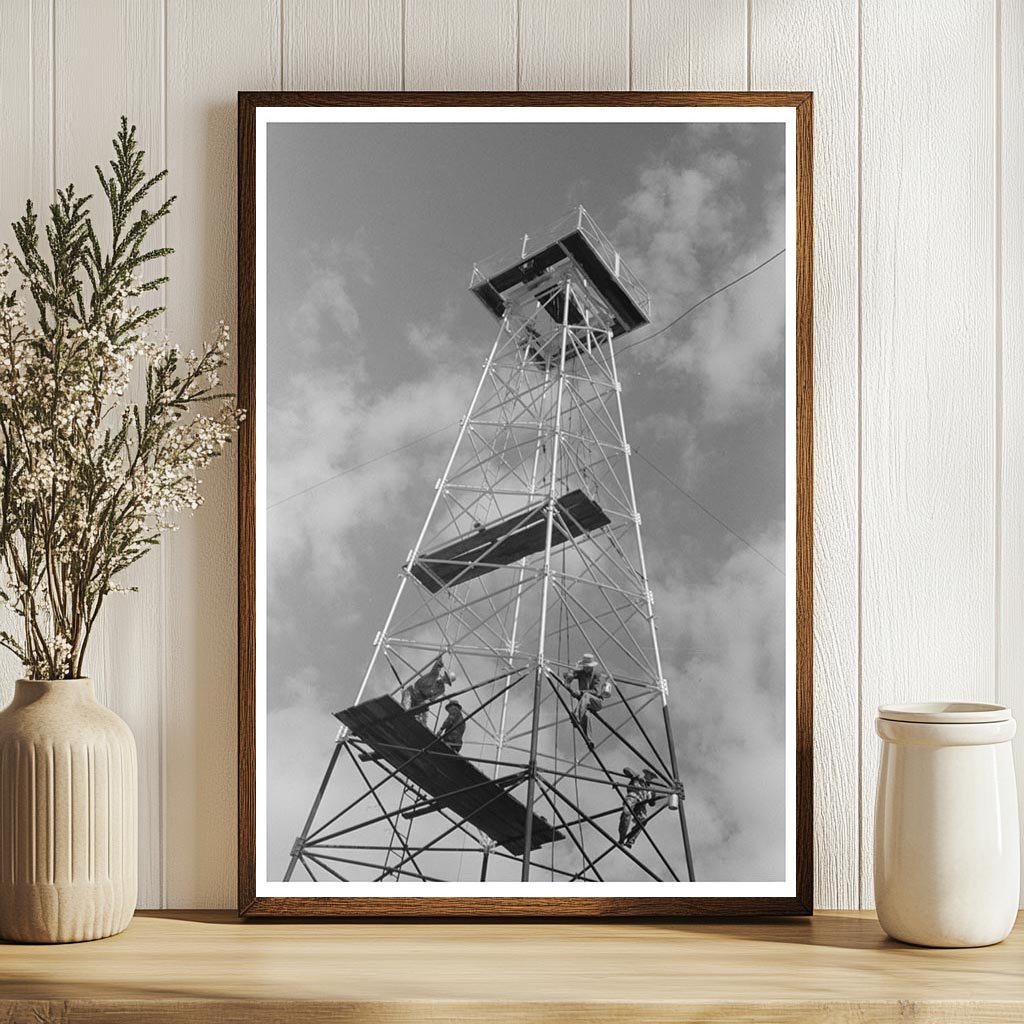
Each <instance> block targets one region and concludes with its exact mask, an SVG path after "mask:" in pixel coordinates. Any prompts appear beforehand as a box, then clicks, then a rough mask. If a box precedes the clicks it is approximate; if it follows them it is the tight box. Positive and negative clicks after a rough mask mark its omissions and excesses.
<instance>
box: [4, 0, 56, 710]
mask: <svg viewBox="0 0 1024 1024" xmlns="http://www.w3.org/2000/svg"><path fill="white" fill-rule="evenodd" d="M2 18H3V21H2V27H0V147H2V152H3V157H2V158H0V244H7V245H10V246H11V247H12V248H13V247H14V244H15V243H14V232H13V231H11V228H10V225H11V222H12V221H14V220H16V219H17V218H18V217H20V216H21V214H22V213H24V210H25V200H26V199H32V201H33V202H34V203H35V205H36V207H37V209H41V210H43V211H44V212H45V210H46V205H47V203H49V201H50V197H51V195H52V188H53V155H52V150H53V147H52V134H53V133H52V124H53V30H52V18H51V8H50V0H9V2H7V3H5V4H4V5H3V11H2ZM19 624H20V620H19V619H18V618H17V617H16V616H15V615H13V614H12V613H10V612H8V611H6V609H0V628H4V629H7V630H8V631H9V632H11V633H13V634H14V635H15V636H16V635H17V634H18V631H19V630H18V627H19ZM22 674H23V673H22V667H21V664H20V662H19V661H18V659H17V658H16V657H15V656H14V655H13V654H11V653H10V652H9V651H7V650H5V649H3V648H0V707H3V706H5V705H6V704H7V703H8V701H9V700H10V699H11V697H12V696H13V695H14V680H15V679H17V678H18V677H19V676H21V675H22Z"/></svg>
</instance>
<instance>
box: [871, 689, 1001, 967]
mask: <svg viewBox="0 0 1024 1024" xmlns="http://www.w3.org/2000/svg"><path fill="white" fill-rule="evenodd" d="M875 724H876V728H877V731H878V735H879V736H880V737H881V738H882V762H881V771H880V773H879V777H878V797H877V802H876V805H875V904H876V908H877V911H878V921H879V923H880V924H881V926H882V928H884V929H885V931H886V932H887V933H888V934H889V935H890V936H892V938H894V939H899V940H900V941H901V942H910V943H914V944H915V945H919V946H937V947H961V946H988V945H991V944H992V943H994V942H1001V941H1002V940H1003V939H1005V938H1006V936H1007V935H1008V934H1009V933H1010V929H1011V928H1012V927H1013V923H1014V919H1015V918H1016V915H1017V903H1018V896H1019V888H1020V870H1019V865H1020V839H1019V834H1018V830H1017V787H1016V783H1015V780H1014V770H1013V756H1012V752H1011V747H1010V740H1011V739H1013V735H1014V733H1015V732H1016V728H1017V724H1016V722H1015V721H1014V720H1013V718H1012V717H1011V715H1010V710H1009V708H1005V707H1002V706H1001V705H998V704H903V705H887V706H883V707H880V708H879V709H878V718H877V720H876V723H875Z"/></svg>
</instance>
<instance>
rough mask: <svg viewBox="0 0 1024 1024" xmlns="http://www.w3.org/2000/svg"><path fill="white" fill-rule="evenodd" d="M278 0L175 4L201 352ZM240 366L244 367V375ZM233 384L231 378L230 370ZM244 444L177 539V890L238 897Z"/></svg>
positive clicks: (170, 135) (177, 323) (171, 722)
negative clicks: (240, 99) (239, 157)
mask: <svg viewBox="0 0 1024 1024" xmlns="http://www.w3.org/2000/svg"><path fill="white" fill-rule="evenodd" d="M280 25H281V21H280V8H279V5H278V3H277V2H276V0H258V2H257V0H230V2H229V0H218V2H217V3H212V4H211V3H208V2H206V0H167V30H166V31H167V62H166V74H167V149H168V153H169V159H168V163H169V166H170V171H171V182H170V188H171V189H172V191H174V192H176V193H177V194H178V195H179V197H180V198H179V200H178V204H177V206H176V207H175V210H174V212H173V213H172V215H171V217H170V219H169V222H168V228H167V233H168V240H169V242H170V244H172V245H173V246H174V247H175V248H176V250H177V253H176V255H175V256H174V257H172V258H171V260H170V274H171V282H170V285H169V289H168V304H169V309H170V312H169V314H168V318H167V319H168V328H169V331H170V334H171V337H172V338H173V339H174V340H176V341H178V342H179V343H180V344H181V345H182V346H183V347H185V348H189V347H191V346H193V345H195V344H196V343H197V342H198V341H199V340H200V339H205V338H210V337H212V336H213V333H214V331H215V330H216V326H217V321H218V320H221V319H224V320H228V321H229V322H230V321H232V320H233V318H234V312H235V173H236V168H235V116H236V110H235V105H236V98H235V97H236V93H237V92H238V90H240V89H275V88H278V87H279V86H280V82H281V60H280V57H281V34H280ZM232 373H233V371H232ZM229 379H230V377H229ZM234 452H235V448H234V446H231V447H230V448H229V450H228V455H227V457H225V458H222V459H219V460H218V461H217V463H216V464H215V465H213V466H211V467H210V468H209V469H208V470H207V471H206V472H205V473H204V474H203V480H204V486H203V493H204V496H205V503H204V505H203V506H202V507H201V508H200V509H199V510H198V511H197V512H196V514H195V516H194V517H193V518H191V519H188V520H185V522H184V523H183V525H182V528H181V530H180V532H178V533H176V534H174V535H172V536H171V538H170V539H169V541H168V543H167V559H166V565H167V618H166V623H165V628H164V634H163V642H164V649H165V652H166V666H167V668H166V671H167V687H168V696H167V712H166V722H167V725H166V737H165V745H166V750H167V755H166V764H167V769H166V781H165V800H166V824H167V834H168V854H167V863H166V878H167V882H166V888H167V893H166V899H167V905H168V906H172V907H211V906H214V907H217V906H220V907H222V906H232V905H233V904H234V899H235V862H236V851H235V804H236V801H235V775H236V764H237V756H236V751H235V710H236V699H235V694H236V675H235V637H236V622H235V615H236V580H237V553H236V534H235V472H236V466H235V454H234Z"/></svg>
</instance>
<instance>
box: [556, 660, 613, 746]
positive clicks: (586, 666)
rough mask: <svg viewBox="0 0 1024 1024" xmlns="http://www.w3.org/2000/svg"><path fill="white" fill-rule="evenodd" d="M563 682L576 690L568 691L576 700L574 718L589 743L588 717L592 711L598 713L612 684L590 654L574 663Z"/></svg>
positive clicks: (608, 695) (609, 693) (610, 691)
mask: <svg viewBox="0 0 1024 1024" xmlns="http://www.w3.org/2000/svg"><path fill="white" fill-rule="evenodd" d="M565 682H566V683H567V684H568V685H569V687H570V688H571V687H572V686H573V685H574V684H575V685H576V687H578V689H575V690H573V689H570V692H571V693H572V695H573V697H574V698H575V700H576V708H575V713H574V716H573V717H574V718H575V720H576V724H577V725H578V726H579V729H580V732H581V733H583V738H584V739H585V740H586V741H587V743H588V744H589V743H590V715H591V713H592V712H594V711H600V710H601V708H603V707H604V702H605V701H606V700H607V699H608V698H609V697H610V696H611V694H612V684H611V683H610V682H609V681H608V678H607V677H606V676H605V674H604V673H603V672H602V671H601V668H600V666H599V665H598V663H597V658H595V657H594V656H593V655H592V654H584V655H583V657H582V658H580V660H579V661H577V662H576V664H575V666H574V667H573V669H572V671H571V672H569V673H568V675H566V677H565Z"/></svg>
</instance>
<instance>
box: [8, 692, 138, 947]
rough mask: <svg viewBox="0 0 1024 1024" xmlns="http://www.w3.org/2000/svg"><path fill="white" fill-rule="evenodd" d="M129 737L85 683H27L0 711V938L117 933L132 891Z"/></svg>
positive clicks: (76, 938)
mask: <svg viewBox="0 0 1024 1024" xmlns="http://www.w3.org/2000/svg"><path fill="white" fill-rule="evenodd" d="M137 776H138V769H137V765H136V756H135V739H134V737H133V736H132V733H131V730H130V729H129V728H128V726H127V725H125V723H124V722H122V721H121V719H120V718H118V717H117V715H115V714H114V713H113V711H110V710H108V709H107V708H105V707H103V705H101V704H98V703H97V702H96V697H95V692H94V690H93V684H92V680H91V679H57V680H28V679H19V680H18V682H17V683H16V684H15V689H14V700H13V701H11V703H10V704H9V705H8V706H7V707H6V708H5V709H4V710H3V711H0V938H4V939H9V940H14V941H17V942H83V941H85V940H87V939H101V938H103V937H104V936H106V935H114V934H116V933H117V932H120V931H123V930H124V929H125V928H126V927H127V926H128V922H129V921H130V920H131V917H132V913H133V911H134V910H135V900H136V891H137V886H138V881H137V879H138V854H137V848H138V837H137V805H138V781H137Z"/></svg>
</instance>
